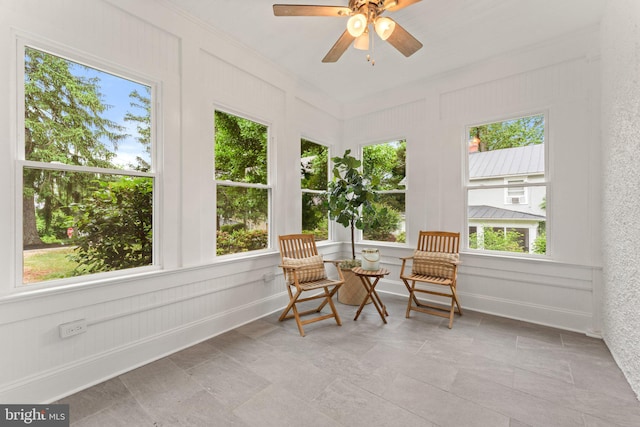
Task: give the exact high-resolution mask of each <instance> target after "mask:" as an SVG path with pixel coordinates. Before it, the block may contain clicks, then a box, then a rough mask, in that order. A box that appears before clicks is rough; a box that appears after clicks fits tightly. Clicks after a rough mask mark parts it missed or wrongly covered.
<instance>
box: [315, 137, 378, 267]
mask: <svg viewBox="0 0 640 427" xmlns="http://www.w3.org/2000/svg"><path fill="white" fill-rule="evenodd" d="M331 160H332V161H333V170H332V172H333V179H332V180H331V182H329V185H328V198H327V208H328V211H329V217H330V218H331V219H333V220H335V221H336V222H337V223H338V224H341V225H342V226H344V227H349V228H350V229H351V259H353V260H355V259H356V249H355V229H356V228H357V229H358V230H362V229H364V227H365V223H364V221H363V217H364V216H366V217H367V218H372V220H371V223H369V224H367V227H372V228H374V227H377V226H378V225H379V224H378V222H379V221H378V219H377V218H376V215H375V208H374V205H373V204H374V202H376V200H377V193H376V192H375V191H374V190H373V188H375V186H376V185H377V184H378V178H377V177H375V176H374V177H371V178H369V177H366V176H365V175H364V174H363V173H362V171H361V170H360V166H361V164H362V162H361V161H360V160H358V159H356V158H355V157H353V156H351V150H346V151H345V152H344V155H343V156H342V157H333V158H332V159H331Z"/></svg>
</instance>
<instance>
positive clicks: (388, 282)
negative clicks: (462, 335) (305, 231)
mask: <svg viewBox="0 0 640 427" xmlns="http://www.w3.org/2000/svg"><path fill="white" fill-rule="evenodd" d="M365 247H375V248H378V249H379V250H380V253H381V260H380V265H381V267H384V268H386V269H388V270H389V271H390V273H389V275H388V276H384V277H383V278H382V279H381V280H380V283H379V285H378V286H377V290H379V291H380V292H388V293H392V294H396V295H403V296H408V291H407V290H406V287H405V285H404V283H403V282H402V280H400V268H401V266H402V262H401V260H400V257H403V256H410V255H411V254H412V253H413V250H414V249H410V248H399V247H397V246H396V247H394V246H391V245H389V246H382V245H376V244H370V245H358V250H361V249H362V248H365ZM460 259H461V265H460V266H459V269H458V286H457V291H458V295H459V297H460V304H461V305H462V309H463V311H464V309H465V308H466V309H469V310H474V311H479V312H482V313H488V314H494V315H497V316H502V317H509V318H512V319H518V320H524V321H527V322H532V323H537V324H540V325H546V326H551V327H555V328H560V329H566V330H570V331H576V332H581V333H584V334H587V335H590V336H595V337H600V329H601V326H600V314H599V309H597V307H594V305H596V306H597V305H599V304H596V300H594V292H597V290H598V289H599V287H600V286H601V284H600V282H601V276H602V270H601V268H597V267H589V266H580V265H571V264H564V263H559V262H552V261H547V260H535V259H529V258H516V257H508V256H505V257H496V256H487V255H482V254H471V253H461V255H460ZM410 265H411V264H410V262H407V267H406V268H408V269H410ZM383 300H384V297H383ZM430 300H431V301H433V302H436V303H443V304H444V303H445V299H439V298H438V297H435V296H434V297H431V299H430ZM391 314H392V315H396V316H404V313H391ZM414 315H418V316H419V315H420V314H414ZM463 315H464V313H463ZM456 316H457V315H456ZM454 327H455V320H454Z"/></svg>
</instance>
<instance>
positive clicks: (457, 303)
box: [451, 286, 462, 316]
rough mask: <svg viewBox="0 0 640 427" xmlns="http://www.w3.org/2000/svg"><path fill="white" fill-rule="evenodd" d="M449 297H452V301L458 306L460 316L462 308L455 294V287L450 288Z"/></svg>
mask: <svg viewBox="0 0 640 427" xmlns="http://www.w3.org/2000/svg"><path fill="white" fill-rule="evenodd" d="M451 295H453V299H454V300H455V301H456V306H458V314H460V316H462V307H460V300H459V299H458V293H457V292H456V287H455V286H451Z"/></svg>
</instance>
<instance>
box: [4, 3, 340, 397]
mask: <svg viewBox="0 0 640 427" xmlns="http://www.w3.org/2000/svg"><path fill="white" fill-rule="evenodd" d="M0 34H2V35H1V36H0V56H1V57H2V58H3V61H2V65H1V66H0V94H1V98H0V99H2V100H3V101H2V102H0V141H1V143H0V153H1V154H2V156H1V159H0V171H1V172H0V178H1V179H2V181H1V182H2V186H0V198H1V199H2V200H5V201H11V200H13V198H14V192H15V189H14V188H13V182H14V178H13V176H14V173H15V165H14V164H13V161H12V160H11V159H12V157H13V153H14V152H15V150H16V145H17V142H16V139H17V137H16V135H17V134H18V132H17V117H16V104H17V98H16V87H17V86H16V85H17V79H16V74H17V73H16V69H17V59H16V58H17V56H18V55H17V52H16V48H15V43H16V34H17V35H19V36H21V37H25V38H29V39H33V40H35V41H37V42H41V43H44V44H46V45H47V46H49V47H52V48H53V49H54V51H56V50H57V49H62V50H64V51H65V52H72V53H74V54H78V55H80V56H82V57H85V58H88V59H90V60H95V61H97V62H98V63H100V64H105V65H109V66H112V67H113V68H115V69H120V70H125V71H127V72H128V73H130V74H133V75H136V76H141V77H143V78H145V79H147V80H150V81H153V82H155V83H157V84H158V85H159V87H160V93H161V97H160V99H159V101H160V113H161V115H160V117H161V122H160V123H161V126H160V127H159V129H158V130H159V131H160V141H161V144H162V154H163V155H162V163H161V169H162V177H163V179H162V183H161V184H162V186H161V191H160V200H161V207H160V209H159V211H158V212H156V213H157V216H156V219H159V221H160V233H159V235H161V240H160V242H159V244H160V245H161V247H162V256H161V260H160V264H161V267H162V269H161V270H159V271H156V272H151V273H146V274H143V275H139V276H136V277H129V278H126V279H110V280H102V281H96V282H93V283H85V284H82V285H76V286H64V287H59V288H56V289H51V288H50V287H47V286H44V287H43V286H38V285H29V286H27V287H18V288H16V287H15V286H14V281H13V277H12V274H11V272H12V269H13V265H14V260H15V257H16V256H17V257H20V256H21V255H20V253H18V254H16V250H15V244H16V240H15V239H16V237H15V232H14V229H13V224H14V222H13V219H14V216H17V215H19V213H17V212H15V209H14V207H15V204H14V203H6V202H5V203H2V204H1V205H2V207H0V236H2V243H0V255H1V256H0V258H1V259H0V269H1V271H2V276H1V279H0V342H2V348H3V350H2V352H0V401H1V402H5V403H11V402H49V401H53V400H55V399H57V398H59V397H62V396H64V395H67V394H70V393H72V392H74V391H76V390H79V389H83V388H85V387H87V386H89V385H91V384H94V383H97V382H100V381H103V380H105V379H107V378H110V377H113V376H114V375H117V374H118V373H121V372H125V371H128V370H130V369H132V368H134V367H136V366H139V365H141V364H144V363H147V362H149V361H151V360H154V359H157V358H159V357H162V356H164V355H166V354H170V353H172V352H175V351H176V350H178V349H180V348H183V347H186V346H189V345H192V344H194V343H196V342H198V341H201V340H204V339H206V338H209V337H211V336H214V335H217V334H219V333H221V332H223V331H225V330H228V329H231V328H233V327H236V326H238V325H241V324H243V323H246V322H249V321H251V320H253V319H256V318H259V317H261V316H264V315H265V314H267V313H270V312H273V311H276V310H279V309H280V308H282V307H284V306H285V305H286V302H287V301H288V300H287V297H286V292H285V287H284V285H283V283H282V280H281V277H280V276H277V277H276V280H271V281H264V280H263V275H264V274H265V273H272V272H277V270H276V266H277V264H278V259H279V255H278V252H277V249H273V248H277V244H275V240H274V239H273V238H274V236H277V235H278V234H283V233H290V232H297V231H298V230H299V224H300V220H299V219H298V217H299V210H300V202H299V199H297V200H296V198H299V182H300V179H299V163H298V161H299V160H298V157H299V146H300V135H304V134H309V135H317V136H318V137H319V138H320V139H321V140H322V142H325V143H329V144H337V143H339V142H340V135H341V131H342V129H341V124H340V121H339V119H337V118H336V116H337V115H338V114H339V112H340V107H339V106H338V105H336V104H335V103H334V102H332V101H331V100H328V99H326V97H324V95H323V94H321V93H313V92H310V91H309V90H307V89H305V88H298V87H297V83H296V81H295V79H293V78H292V77H291V76H289V75H288V74H287V73H285V72H283V71H282V70H281V69H280V68H278V67H277V66H275V65H274V64H270V63H267V62H266V61H265V60H263V59H261V58H259V57H256V55H253V54H252V53H251V52H247V51H246V50H245V48H243V47H241V46H239V45H238V44H236V43H235V42H234V41H233V40H229V39H227V38H226V37H225V36H223V35H220V34H217V33H215V31H213V30H210V29H206V28H205V27H204V26H202V25H200V24H199V23H198V22H196V21H193V20H191V19H190V18H187V17H185V16H182V15H181V14H180V13H177V12H176V11H174V10H171V9H169V8H168V6H165V5H164V3H162V2H157V1H152V0H138V1H135V2H131V1H127V0H112V1H103V0H90V1H87V0H51V1H49V0H47V1H42V0H24V1H3V2H0ZM216 107H218V108H223V109H225V110H229V111H232V112H236V113H239V114H242V115H246V116H248V117H250V118H254V119H257V120H259V121H261V122H265V123H267V124H269V126H270V131H271V141H270V148H269V149H270V152H269V155H270V156H272V158H274V159H275V161H274V163H273V165H274V167H273V168H272V169H271V171H270V173H271V182H272V184H273V185H274V190H273V193H274V200H273V204H272V215H273V217H274V218H279V219H280V220H277V221H274V222H273V223H272V227H271V234H272V244H273V246H272V249H271V250H268V251H266V252H264V253H262V254H259V255H253V256H250V257H248V258H247V257H245V258H236V259H233V257H231V259H229V257H227V259H217V260H216V259H214V256H213V254H214V253H215V251H214V244H213V237H214V224H215V199H214V196H215V191H214V186H213V181H212V166H213V111H214V108H216ZM320 125H321V127H319V126H320ZM283 219H284V220H283ZM339 247H340V245H339V244H335V245H332V244H328V245H325V246H324V247H323V251H324V253H325V254H329V255H332V254H331V252H335V251H337V250H339ZM81 318H84V319H87V321H88V323H89V328H88V332H87V333H85V334H81V335H77V336H73V337H71V338H68V339H64V340H63V339H60V338H59V336H58V325H59V324H61V323H65V322H68V321H72V320H76V319H81ZM9 349H10V350H9Z"/></svg>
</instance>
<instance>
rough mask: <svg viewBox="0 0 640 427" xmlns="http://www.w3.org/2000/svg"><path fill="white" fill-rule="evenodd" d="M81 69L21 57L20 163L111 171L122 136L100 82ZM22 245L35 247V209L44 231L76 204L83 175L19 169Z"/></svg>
mask: <svg viewBox="0 0 640 427" xmlns="http://www.w3.org/2000/svg"><path fill="white" fill-rule="evenodd" d="M74 66H77V67H81V66H80V65H77V64H73V63H71V62H69V61H67V60H65V59H62V58H59V57H57V56H54V55H50V54H48V53H45V52H41V51H38V50H36V49H31V48H26V52H25V81H24V97H25V139H24V146H25V159H26V160H32V161H37V162H45V163H52V162H57V163H64V164H71V165H82V166H95V167H112V165H111V160H112V159H113V157H114V152H113V151H111V150H110V147H108V146H107V145H106V144H105V141H109V142H110V144H111V145H112V146H113V147H115V148H117V146H118V142H119V141H121V140H122V139H123V138H124V137H125V134H124V128H123V127H122V126H121V125H119V124H117V123H115V122H113V121H111V120H108V119H106V118H104V115H103V113H104V112H105V111H106V110H107V109H108V108H109V106H108V105H106V104H105V103H104V102H103V100H102V94H101V93H100V87H99V81H98V80H97V79H95V78H84V77H80V76H77V75H75V74H74V73H73V72H72V70H71V68H72V67H74ZM23 179H24V186H23V188H24V195H23V205H24V233H23V235H24V238H23V240H24V244H25V246H28V245H30V244H38V243H40V239H39V237H38V233H37V230H36V220H35V206H36V200H35V199H36V198H37V204H38V205H39V206H41V208H40V212H41V214H42V216H43V218H44V221H45V228H46V229H48V228H49V227H50V225H51V220H52V218H53V215H54V212H56V211H57V210H59V209H62V210H65V209H68V208H67V207H68V206H69V203H70V202H74V201H78V200H80V198H81V197H82V194H80V193H79V192H78V189H80V188H85V187H86V185H84V184H86V182H87V180H88V179H90V178H89V177H88V175H82V174H64V173H58V174H51V173H49V174H47V173H44V171H43V170H41V169H36V168H25V169H24V176H23Z"/></svg>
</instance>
